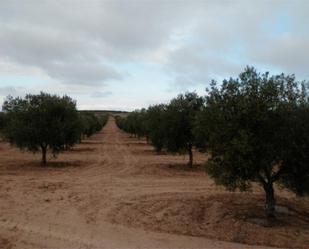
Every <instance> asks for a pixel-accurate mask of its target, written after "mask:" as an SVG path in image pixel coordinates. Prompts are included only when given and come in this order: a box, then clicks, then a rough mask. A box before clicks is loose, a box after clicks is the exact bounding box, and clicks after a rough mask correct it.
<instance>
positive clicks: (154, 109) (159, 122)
mask: <svg viewBox="0 0 309 249" xmlns="http://www.w3.org/2000/svg"><path fill="white" fill-rule="evenodd" d="M165 116H166V105H154V106H150V107H149V108H148V110H147V114H146V127H147V129H146V130H147V135H148V138H149V140H150V141H151V143H152V145H153V146H154V148H155V150H156V151H157V152H160V151H161V150H162V149H163V147H164V145H165V134H166V127H165V126H166V122H165V121H166V118H165Z"/></svg>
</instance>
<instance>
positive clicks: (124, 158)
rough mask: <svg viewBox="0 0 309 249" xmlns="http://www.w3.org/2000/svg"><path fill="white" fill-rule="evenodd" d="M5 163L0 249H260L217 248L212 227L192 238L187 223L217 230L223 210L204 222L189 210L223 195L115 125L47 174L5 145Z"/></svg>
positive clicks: (0, 165)
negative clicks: (205, 223)
mask: <svg viewBox="0 0 309 249" xmlns="http://www.w3.org/2000/svg"><path fill="white" fill-rule="evenodd" d="M195 157H196V162H197V164H199V163H202V162H204V161H205V157H204V156H203V155H201V154H198V153H196V154H195ZM0 158H1V161H0V248H1V246H2V247H3V248H23V249H25V248H109V249H110V248H258V247H257V246H248V245H241V244H237V243H230V242H220V241H217V240H211V239H209V238H216V234H213V236H212V232H213V233H217V232H218V231H216V230H215V229H213V228H214V227H213V226H210V227H209V231H208V233H207V234H208V235H207V236H199V235H200V234H199V233H201V231H204V230H205V229H204V230H202V228H197V229H196V230H194V229H193V232H192V233H191V234H190V233H188V232H187V231H188V230H187V228H186V227H189V228H190V226H191V225H190V224H189V222H190V220H188V219H189V218H190V219H195V220H197V222H199V220H200V219H205V217H204V216H205V215H210V216H211V217H212V218H211V217H208V219H209V222H210V223H211V222H212V220H213V219H215V218H214V217H216V215H218V214H217V213H218V208H220V207H218V205H219V206H220V203H219V202H216V201H214V202H213V203H211V206H209V210H208V209H207V210H208V211H209V212H210V213H208V214H205V208H203V210H204V211H203V210H196V209H195V210H191V209H190V208H192V205H191V204H192V203H193V204H194V203H195V204H196V205H199V203H200V202H201V203H203V202H204V199H203V198H206V196H209V195H210V194H211V195H215V194H216V193H221V194H222V193H225V192H224V191H223V190H222V189H221V188H218V187H216V186H215V185H214V183H213V182H212V181H211V180H209V179H208V177H207V176H206V174H205V173H204V172H203V171H202V170H200V169H197V170H194V171H188V170H186V167H185V162H186V160H187V158H186V157H184V156H177V155H174V156H173V155H165V154H162V155H157V154H156V153H155V152H153V150H152V148H151V147H150V146H149V145H147V144H146V143H145V141H143V140H138V139H136V138H131V137H130V136H129V135H128V134H125V133H124V132H122V131H120V130H119V129H118V128H117V127H116V125H115V122H114V119H113V118H110V120H109V122H108V123H107V125H106V127H105V128H104V129H103V130H102V131H101V132H100V133H99V134H97V135H95V136H93V137H91V138H90V139H87V140H84V141H83V143H82V144H80V145H78V146H76V147H75V148H74V149H72V150H71V151H68V152H66V153H64V154H62V155H60V156H59V157H58V158H57V159H52V160H51V162H50V164H49V166H48V167H47V168H41V167H40V166H39V162H38V160H39V158H40V156H39V155H32V154H29V153H22V152H20V151H18V150H17V149H14V148H11V147H9V146H8V145H7V144H5V143H0ZM192 198H193V199H192ZM194 198H195V199H194ZM195 204H194V205H195ZM194 205H193V206H194ZM201 205H202V204H201ZM203 205H204V204H203ZM209 205H210V204H209ZM195 207H196V206H195ZM173 213H174V214H175V215H176V216H175V217H178V216H179V215H182V216H181V217H180V219H178V218H177V219H176V218H175V219H174V220H173V219H172V220H170V218H169V217H171V216H173ZM198 213H199V214H198ZM169 214H171V215H169ZM188 214H189V215H188ZM195 215H198V216H196V217H195ZM188 216H189V218H188ZM202 216H203V217H202ZM219 218H220V217H219ZM219 218H218V219H219ZM220 219H221V218H220ZM173 222H174V223H173ZM214 222H218V221H214ZM207 224H208V223H207ZM210 225H211V224H210ZM171 228H172V229H171ZM206 228H207V227H206ZM199 229H200V230H199ZM233 229H235V228H231V230H233ZM191 230H192V229H191ZM206 230H207V229H206ZM222 232H223V233H225V231H222ZM192 235H193V236H192ZM222 236H223V238H225V237H224V236H227V237H228V236H235V234H234V235H233V234H230V235H229V234H226V235H225V234H222ZM228 240H231V241H233V240H234V241H239V242H242V240H241V238H238V237H237V238H236V237H235V238H234V239H233V238H231V239H228Z"/></svg>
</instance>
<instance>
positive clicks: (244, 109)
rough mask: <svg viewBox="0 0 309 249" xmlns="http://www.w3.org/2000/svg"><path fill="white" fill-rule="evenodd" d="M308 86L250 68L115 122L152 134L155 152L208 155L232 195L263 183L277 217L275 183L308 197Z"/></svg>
mask: <svg viewBox="0 0 309 249" xmlns="http://www.w3.org/2000/svg"><path fill="white" fill-rule="evenodd" d="M306 84H308V83H307V82H297V81H296V79H295V77H294V75H284V74H280V75H274V76H270V75H269V73H264V74H260V73H258V72H257V71H256V70H255V69H254V68H250V67H247V68H246V69H245V70H244V72H242V73H241V74H240V75H239V77H238V78H236V79H233V78H230V79H229V80H224V81H223V82H222V84H220V85H219V86H218V85H217V83H216V82H214V81H213V82H212V84H211V88H210V89H208V90H207V94H206V96H205V97H200V96H198V95H197V94H195V93H187V94H185V95H179V96H178V97H177V98H175V99H173V100H172V101H170V103H169V104H165V105H163V104H161V105H155V106H151V107H149V108H148V109H147V110H145V109H143V110H140V111H135V112H133V113H131V114H130V115H129V116H128V117H127V118H120V117H118V118H117V119H116V121H117V124H118V126H119V127H120V128H121V129H124V130H125V131H127V132H130V133H132V134H135V135H137V136H146V137H147V138H148V139H149V141H150V142H151V143H152V144H153V146H154V147H155V148H156V150H157V151H160V150H161V149H163V148H165V149H167V150H168V151H173V152H185V151H187V152H188V154H189V155H190V157H189V158H190V161H189V166H190V167H192V161H193V158H192V157H193V156H192V147H193V146H195V147H196V148H198V149H200V150H202V151H204V152H206V153H208V154H209V155H210V160H209V161H208V162H207V165H206V170H207V172H208V174H209V175H210V176H211V177H213V178H214V179H215V181H216V183H217V184H221V185H224V186H226V187H227V188H228V189H229V190H235V189H237V188H238V189H240V190H242V191H246V190H249V189H250V188H251V186H252V183H253V182H257V183H259V184H260V185H261V186H262V187H263V189H264V191H265V195H266V202H265V203H266V205H265V207H266V211H267V214H268V216H273V215H274V212H275V204H276V203H275V196H274V183H278V184H280V185H282V186H285V187H287V188H289V189H290V190H292V191H294V192H295V193H297V194H298V195H305V194H308V193H309V97H308V87H307V85H306Z"/></svg>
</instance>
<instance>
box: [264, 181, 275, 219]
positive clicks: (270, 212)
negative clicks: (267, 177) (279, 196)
mask: <svg viewBox="0 0 309 249" xmlns="http://www.w3.org/2000/svg"><path fill="white" fill-rule="evenodd" d="M264 190H265V193H266V201H265V211H266V215H267V217H268V218H273V217H275V211H276V200H275V195H274V188H273V183H266V184H264Z"/></svg>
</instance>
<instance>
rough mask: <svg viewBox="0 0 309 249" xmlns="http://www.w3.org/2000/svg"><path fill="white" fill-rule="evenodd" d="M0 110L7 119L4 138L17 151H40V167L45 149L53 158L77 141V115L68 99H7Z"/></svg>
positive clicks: (78, 133)
mask: <svg viewBox="0 0 309 249" xmlns="http://www.w3.org/2000/svg"><path fill="white" fill-rule="evenodd" d="M2 109H3V111H4V112H5V114H6V116H7V117H6V124H5V127H4V129H3V135H4V138H5V139H6V140H7V141H8V142H10V143H11V144H13V145H15V146H17V147H18V148H20V149H25V150H29V151H31V152H37V151H41V153H42V164H43V165H46V154H47V151H48V150H50V151H51V152H52V153H53V155H56V154H57V153H59V152H61V151H64V150H66V149H68V148H70V147H71V146H73V145H74V144H75V143H76V142H78V141H79V137H80V121H79V116H78V112H77V110H76V104H75V102H74V101H73V100H72V99H71V98H70V97H68V96H63V97H59V96H57V95H50V94H47V93H41V94H38V95H32V94H28V95H26V97H25V98H20V97H17V98H13V97H10V96H9V97H7V99H6V100H5V102H4V104H3V107H2Z"/></svg>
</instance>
